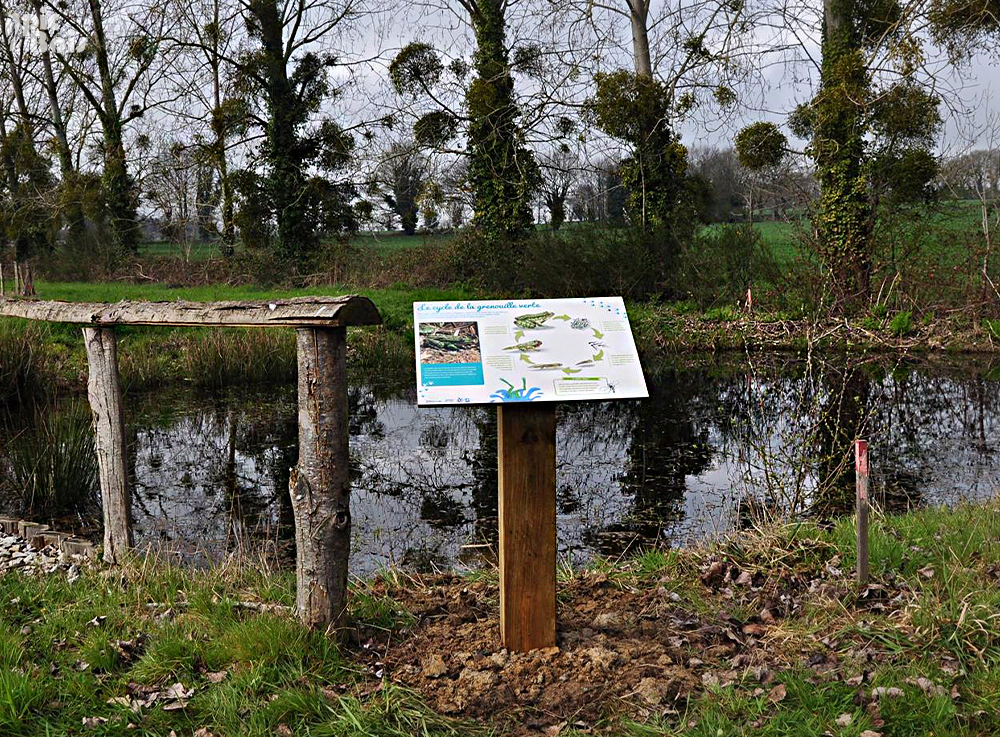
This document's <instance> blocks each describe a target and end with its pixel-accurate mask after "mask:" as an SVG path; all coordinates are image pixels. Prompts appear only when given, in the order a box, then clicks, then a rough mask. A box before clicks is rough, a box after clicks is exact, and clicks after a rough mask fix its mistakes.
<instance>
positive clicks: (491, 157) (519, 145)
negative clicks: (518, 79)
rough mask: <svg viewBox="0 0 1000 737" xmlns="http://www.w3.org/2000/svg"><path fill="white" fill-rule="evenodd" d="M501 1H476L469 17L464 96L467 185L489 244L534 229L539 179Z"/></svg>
mask: <svg viewBox="0 0 1000 737" xmlns="http://www.w3.org/2000/svg"><path fill="white" fill-rule="evenodd" d="M506 5H507V3H506V2H505V0H480V1H479V2H478V3H476V4H475V6H474V7H475V12H473V13H472V14H471V18H472V25H473V28H474V30H475V34H476V52H475V55H474V57H473V63H474V68H475V72H476V78H475V79H474V80H473V82H472V84H471V85H469V89H468V92H467V93H466V101H467V103H468V108H469V115H470V117H471V118H472V121H471V123H470V125H469V154H470V162H469V181H470V183H471V184H472V189H473V192H474V193H475V201H474V207H475V223H476V225H477V226H478V227H479V228H480V230H481V231H482V232H483V234H484V235H485V236H486V237H487V238H488V239H490V240H507V241H511V240H514V241H516V240H518V239H520V238H522V237H523V236H524V235H525V234H526V233H528V232H529V231H530V230H531V229H532V228H533V227H534V218H533V217H532V214H531V195H532V193H533V192H534V191H535V189H536V188H537V187H538V185H539V182H540V175H539V171H538V164H537V163H536V162H535V158H534V156H533V155H532V154H531V152H530V151H529V150H528V149H527V148H526V147H525V146H524V135H523V132H522V131H521V128H520V126H519V125H518V121H517V119H518V109H517V105H516V103H515V101H514V79H513V77H512V75H511V71H510V60H509V57H508V53H507V45H506V40H505V34H506V30H505V23H506V21H505V18H504V9H505V7H506Z"/></svg>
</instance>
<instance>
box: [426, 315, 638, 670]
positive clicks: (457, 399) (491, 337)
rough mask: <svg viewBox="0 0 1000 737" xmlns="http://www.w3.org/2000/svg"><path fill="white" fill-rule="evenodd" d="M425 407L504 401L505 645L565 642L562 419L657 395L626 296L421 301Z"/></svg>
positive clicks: (500, 469)
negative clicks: (560, 606) (603, 404)
mask: <svg viewBox="0 0 1000 737" xmlns="http://www.w3.org/2000/svg"><path fill="white" fill-rule="evenodd" d="M413 348H414V353H415V355H416V369H417V370H416V379H417V404H418V405H419V406H421V407H430V406H435V405H436V406H445V405H458V406H467V405H469V404H494V403H495V404H497V446H498V447H497V451H498V456H497V476H498V487H499V500H498V507H499V517H500V520H499V535H500V545H499V557H500V641H501V643H502V645H503V647H504V648H506V649H508V650H513V651H518V652H526V651H528V650H535V649H538V648H546V647H552V646H554V645H555V644H556V411H555V405H556V404H557V403H563V402H580V401H594V400H605V401H607V400H614V399H644V398H646V397H648V396H649V392H648V390H647V389H646V380H645V377H644V376H643V374H642V366H641V365H640V363H639V352H638V351H637V350H636V347H635V340H634V339H633V337H632V330H631V327H630V326H629V321H628V312H627V311H626V309H625V303H624V301H623V300H622V299H621V297H580V298H572V299H537V300H536V299H501V300H481V301H451V302H414V303H413Z"/></svg>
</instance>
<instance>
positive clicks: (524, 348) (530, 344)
mask: <svg viewBox="0 0 1000 737" xmlns="http://www.w3.org/2000/svg"><path fill="white" fill-rule="evenodd" d="M541 347H542V341H540V340H526V341H524V342H523V343H518V344H517V345H509V346H507V347H506V348H504V350H505V351H521V353H527V352H528V351H537V350H538V349H539V348H541Z"/></svg>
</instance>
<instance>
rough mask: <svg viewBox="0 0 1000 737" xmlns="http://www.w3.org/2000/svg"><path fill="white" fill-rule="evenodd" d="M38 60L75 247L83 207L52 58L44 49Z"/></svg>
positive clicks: (36, 2)
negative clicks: (40, 60)
mask: <svg viewBox="0 0 1000 737" xmlns="http://www.w3.org/2000/svg"><path fill="white" fill-rule="evenodd" d="M32 7H33V8H34V11H35V17H36V18H38V19H39V25H41V18H42V3H41V1H40V0H33V2H32ZM46 40H47V41H51V36H50V35H49V34H48V33H46ZM41 59H42V81H43V83H44V85H45V94H46V97H47V98H48V103H49V115H51V116H52V130H53V132H54V133H55V148H56V155H57V157H58V158H59V173H60V175H61V177H62V191H63V202H62V207H63V208H64V212H65V222H66V225H67V226H68V227H69V235H70V240H71V242H73V243H72V244H73V245H78V243H77V242H78V241H79V239H80V238H82V237H83V233H84V225H85V223H84V215H83V206H82V205H81V203H80V192H79V191H77V184H78V182H77V176H76V167H75V166H74V165H73V152H72V151H71V150H70V147H69V135H68V134H67V133H66V121H65V119H64V118H63V112H62V105H60V104H59V89H58V87H57V86H56V80H55V75H54V74H53V72H52V54H51V52H50V51H49V49H48V47H46V48H45V49H44V50H43V51H42V53H41Z"/></svg>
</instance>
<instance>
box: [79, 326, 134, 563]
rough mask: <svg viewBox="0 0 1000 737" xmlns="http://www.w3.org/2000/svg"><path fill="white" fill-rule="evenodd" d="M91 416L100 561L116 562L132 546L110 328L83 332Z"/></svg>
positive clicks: (115, 356) (114, 346) (119, 398)
mask: <svg viewBox="0 0 1000 737" xmlns="http://www.w3.org/2000/svg"><path fill="white" fill-rule="evenodd" d="M83 339H84V343H85V344H86V346H87V364H88V367H89V378H88V381H87V394H88V397H89V399H90V408H91V410H92V411H93V414H94V432H95V435H96V438H95V444H96V450H97V466H98V471H99V474H100V479H101V507H102V509H103V512H104V560H105V561H106V562H108V563H120V562H121V561H122V558H123V557H124V555H125V554H126V552H127V551H128V550H129V549H130V548H131V547H132V497H131V495H130V494H129V488H128V463H127V457H126V455H125V453H126V450H125V407H124V403H123V401H122V389H121V383H120V381H119V378H118V340H117V337H116V336H115V331H114V329H113V328H84V329H83Z"/></svg>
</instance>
